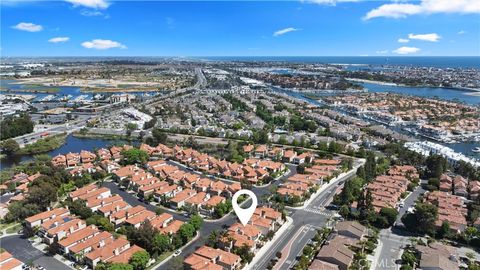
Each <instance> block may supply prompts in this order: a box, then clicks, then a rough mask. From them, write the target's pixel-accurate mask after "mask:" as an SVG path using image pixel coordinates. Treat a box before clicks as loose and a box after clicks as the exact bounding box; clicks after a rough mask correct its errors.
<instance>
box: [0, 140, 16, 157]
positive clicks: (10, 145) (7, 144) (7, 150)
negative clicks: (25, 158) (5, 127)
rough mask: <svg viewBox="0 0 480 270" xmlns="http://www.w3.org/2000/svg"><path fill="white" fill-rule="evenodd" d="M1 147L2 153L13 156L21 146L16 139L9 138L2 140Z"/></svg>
mask: <svg viewBox="0 0 480 270" xmlns="http://www.w3.org/2000/svg"><path fill="white" fill-rule="evenodd" d="M0 148H1V150H2V153H3V154H5V155H7V156H13V155H14V154H15V153H16V152H17V151H18V150H20V146H19V145H18V143H17V142H16V141H15V140H14V139H8V140H6V141H4V142H2V143H1V145H0Z"/></svg>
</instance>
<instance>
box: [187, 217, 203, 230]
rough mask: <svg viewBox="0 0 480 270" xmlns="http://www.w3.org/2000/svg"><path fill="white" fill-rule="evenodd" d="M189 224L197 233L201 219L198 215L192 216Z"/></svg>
mask: <svg viewBox="0 0 480 270" xmlns="http://www.w3.org/2000/svg"><path fill="white" fill-rule="evenodd" d="M189 223H190V224H192V226H193V228H195V230H196V231H198V230H199V229H200V227H202V224H203V218H202V217H201V216H199V215H193V216H191V217H190V221H189Z"/></svg>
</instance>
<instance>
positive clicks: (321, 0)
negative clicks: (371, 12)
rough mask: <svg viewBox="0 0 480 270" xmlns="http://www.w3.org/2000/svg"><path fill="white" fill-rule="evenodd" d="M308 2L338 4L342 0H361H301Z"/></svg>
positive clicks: (353, 0) (343, 0)
mask: <svg viewBox="0 0 480 270" xmlns="http://www.w3.org/2000/svg"><path fill="white" fill-rule="evenodd" d="M301 1H305V2H308V3H313V4H319V5H332V6H334V5H336V4H337V3H342V2H358V1H359V0H301Z"/></svg>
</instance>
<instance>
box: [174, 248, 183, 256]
mask: <svg viewBox="0 0 480 270" xmlns="http://www.w3.org/2000/svg"><path fill="white" fill-rule="evenodd" d="M181 253H182V251H181V250H180V249H177V250H176V251H175V252H174V253H173V257H177V256H178V255H180V254H181Z"/></svg>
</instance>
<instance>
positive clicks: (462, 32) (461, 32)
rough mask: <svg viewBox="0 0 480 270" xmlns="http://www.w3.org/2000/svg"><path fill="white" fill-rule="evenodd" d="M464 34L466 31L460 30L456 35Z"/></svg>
mask: <svg viewBox="0 0 480 270" xmlns="http://www.w3.org/2000/svg"><path fill="white" fill-rule="evenodd" d="M466 33H467V31H465V30H460V31H458V33H457V34H459V35H463V34H466Z"/></svg>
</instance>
